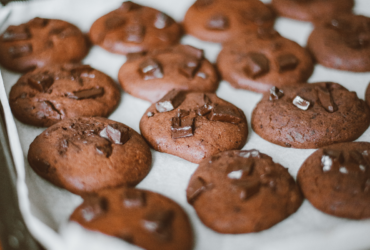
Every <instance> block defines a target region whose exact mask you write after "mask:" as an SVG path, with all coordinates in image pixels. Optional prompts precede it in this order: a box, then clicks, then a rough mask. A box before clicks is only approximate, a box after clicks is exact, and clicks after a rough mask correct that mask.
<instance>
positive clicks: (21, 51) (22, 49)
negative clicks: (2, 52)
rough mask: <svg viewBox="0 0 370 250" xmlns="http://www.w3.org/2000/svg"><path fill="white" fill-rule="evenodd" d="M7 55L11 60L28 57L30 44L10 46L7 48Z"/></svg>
mask: <svg viewBox="0 0 370 250" xmlns="http://www.w3.org/2000/svg"><path fill="white" fill-rule="evenodd" d="M8 53H9V54H10V55H11V57H12V58H18V57H22V56H26V55H29V54H31V53H32V44H30V43H26V44H21V45H15V46H12V47H10V48H9V50H8Z"/></svg>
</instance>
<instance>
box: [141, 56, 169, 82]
mask: <svg viewBox="0 0 370 250" xmlns="http://www.w3.org/2000/svg"><path fill="white" fill-rule="evenodd" d="M139 68H140V71H139V72H140V74H141V75H142V77H143V78H144V80H151V79H157V78H163V71H162V67H161V65H160V63H159V62H158V61H157V60H155V59H153V58H148V59H146V60H145V61H144V62H142V63H141V64H140V66H139Z"/></svg>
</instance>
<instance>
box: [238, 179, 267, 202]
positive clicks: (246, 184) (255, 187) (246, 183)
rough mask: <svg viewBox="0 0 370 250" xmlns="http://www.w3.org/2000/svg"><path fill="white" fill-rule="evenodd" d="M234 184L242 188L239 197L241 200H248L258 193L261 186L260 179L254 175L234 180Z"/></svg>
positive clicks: (239, 188)
mask: <svg viewBox="0 0 370 250" xmlns="http://www.w3.org/2000/svg"><path fill="white" fill-rule="evenodd" d="M232 184H233V185H234V186H235V187H236V188H237V189H238V190H240V193H239V198H240V199H241V200H247V199H249V198H250V197H252V196H253V195H255V194H257V193H258V192H259V190H260V186H261V182H260V180H259V179H257V178H252V177H249V178H248V179H243V180H234V181H233V182H232Z"/></svg>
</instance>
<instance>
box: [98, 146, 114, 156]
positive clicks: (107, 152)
mask: <svg viewBox="0 0 370 250" xmlns="http://www.w3.org/2000/svg"><path fill="white" fill-rule="evenodd" d="M95 150H96V152H98V154H101V155H104V156H105V157H106V158H108V157H109V156H111V155H112V150H113V149H112V146H111V145H110V144H109V143H100V144H99V145H95Z"/></svg>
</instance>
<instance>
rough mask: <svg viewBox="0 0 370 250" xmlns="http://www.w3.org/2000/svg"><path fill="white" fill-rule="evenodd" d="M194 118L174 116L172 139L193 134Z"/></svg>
mask: <svg viewBox="0 0 370 250" xmlns="http://www.w3.org/2000/svg"><path fill="white" fill-rule="evenodd" d="M193 124H194V118H192V117H182V118H180V117H173V118H172V119H171V137H172V139H178V138H184V137H190V136H193V135H194V133H193Z"/></svg>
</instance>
